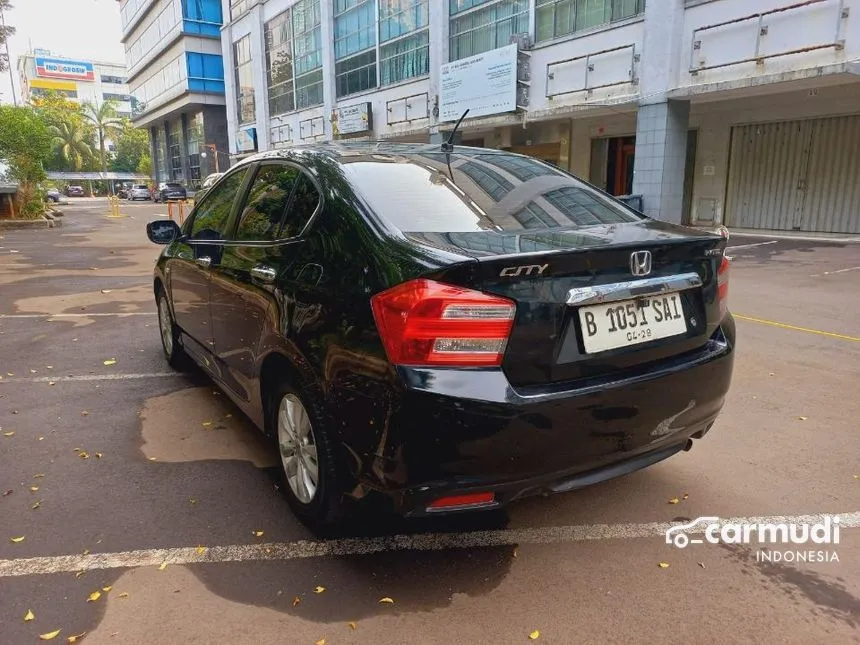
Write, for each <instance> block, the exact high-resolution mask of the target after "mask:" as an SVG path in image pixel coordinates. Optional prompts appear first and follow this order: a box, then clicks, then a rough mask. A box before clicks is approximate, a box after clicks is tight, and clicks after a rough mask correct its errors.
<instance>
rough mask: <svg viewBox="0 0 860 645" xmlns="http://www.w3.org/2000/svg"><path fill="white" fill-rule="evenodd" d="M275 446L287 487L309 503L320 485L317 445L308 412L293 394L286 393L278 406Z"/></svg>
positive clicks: (300, 499)
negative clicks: (276, 446) (279, 454)
mask: <svg viewBox="0 0 860 645" xmlns="http://www.w3.org/2000/svg"><path fill="white" fill-rule="evenodd" d="M278 448H279V449H280V453H281V463H282V464H283V467H284V473H285V475H286V478H287V484H288V485H289V487H290V490H291V491H292V493H293V495H295V497H296V499H297V500H298V501H300V502H301V503H302V504H309V503H310V502H311V501H312V500H313V499H314V497H315V496H316V493H317V489H318V487H319V461H318V460H317V444H316V440H315V437H314V431H313V427H312V426H311V420H310V418H309V417H308V412H307V410H305V406H304V405H302V402H301V401H300V400H299V398H298V397H297V396H295V395H294V394H286V395H285V396H284V398H282V399H281V404H280V406H279V407H278Z"/></svg>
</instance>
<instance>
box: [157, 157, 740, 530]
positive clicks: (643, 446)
mask: <svg viewBox="0 0 860 645" xmlns="http://www.w3.org/2000/svg"><path fill="white" fill-rule="evenodd" d="M470 173H471V174H470ZM488 173H492V174H493V175H496V176H499V177H501V176H502V173H504V174H505V175H506V177H507V179H505V182H504V185H502V184H500V183H498V182H494V183H492V184H491V185H490V184H489V183H488V182H484V181H483V179H484V178H485V177H487V176H489V175H488ZM479 179H480V181H479ZM509 197H511V198H509ZM513 197H518V198H517V199H512V198H513ZM147 234H148V235H149V238H150V240H152V241H153V242H156V243H159V244H164V245H166V247H165V249H164V252H163V253H162V254H161V256H160V258H159V259H158V261H157V263H156V267H155V274H154V276H153V288H154V289H153V290H154V296H155V300H156V303H157V308H158V317H159V329H160V332H161V341H162V346H163V349H164V352H165V354H166V356H167V359H168V361H169V362H170V364H171V365H174V366H178V365H180V364H181V363H182V361H183V360H184V359H187V358H188V357H190V358H192V359H193V360H194V362H196V363H197V364H198V365H200V367H201V368H202V369H203V370H204V371H205V372H206V373H207V374H209V375H210V377H211V378H213V379H214V380H215V382H216V383H218V385H219V386H220V387H221V388H222V389H223V391H224V392H225V393H227V395H228V396H230V398H232V399H233V401H234V402H235V403H236V404H237V405H238V406H239V407H240V408H241V409H242V410H243V411H244V412H245V413H246V414H247V415H248V416H249V417H250V418H251V419H252V421H253V422H254V423H255V424H256V425H257V426H258V427H259V428H260V429H261V430H263V431H264V432H265V433H267V434H269V435H271V436H272V437H273V438H274V439H275V440H276V441H277V444H278V449H279V450H278V452H279V457H280V462H281V466H282V469H283V485H282V486H281V489H282V490H283V491H284V494H285V495H286V497H287V501H288V502H289V503H290V505H291V506H292V508H293V510H294V511H295V513H296V514H297V515H298V516H299V517H300V518H302V519H303V520H304V521H306V522H308V523H309V524H310V525H312V526H322V525H328V524H333V523H336V522H338V521H339V519H340V518H341V517H342V516H343V513H344V511H345V509H346V508H348V507H349V503H350V501H353V502H355V501H358V500H361V499H363V498H364V497H366V496H367V495H377V496H385V497H387V498H388V499H389V501H390V504H391V507H392V508H393V509H394V510H395V511H396V512H397V513H400V514H403V515H407V516H421V515H431V514H438V513H453V512H461V511H467V510H478V509H490V508H498V507H500V506H504V505H506V504H508V503H509V502H512V501H514V500H517V499H519V498H521V497H524V496H527V495H539V494H545V493H553V492H565V491H570V490H574V489H576V488H579V487H582V486H587V485H590V484H594V483H597V482H600V481H604V480H607V479H610V478H613V477H617V476H620V475H624V474H627V473H630V472H633V471H635V470H638V469H640V468H644V467H646V466H649V465H651V464H654V463H657V462H659V461H662V460H663V459H666V458H668V457H670V456H672V455H674V454H677V453H679V452H682V451H685V450H689V449H690V447H691V446H692V445H693V442H694V440H696V439H701V438H702V437H704V436H705V435H706V433H708V431H709V430H710V429H711V426H712V425H713V424H714V421H715V420H716V418H717V415H718V414H719V413H720V410H721V408H722V407H723V403H724V401H725V397H726V393H727V392H728V389H729V384H730V382H731V376H732V365H733V360H734V348H735V324H734V320H733V318H732V315H731V314H730V313H729V311H728V309H727V295H728V286H729V283H728V278H729V260H728V258H726V257H725V255H724V251H725V247H726V239H725V238H724V237H722V236H720V235H714V234H712V233H710V232H707V231H701V230H697V229H692V228H685V227H683V226H677V225H674V224H668V223H665V222H660V221H656V220H653V219H649V218H647V217H645V216H644V215H642V214H640V213H637V212H636V211H634V210H632V209H630V208H629V207H627V206H626V205H624V204H623V203H621V202H619V201H617V200H615V199H613V198H612V197H610V196H608V195H606V194H605V193H603V192H601V191H599V190H597V189H595V188H594V187H592V186H590V185H588V184H586V183H585V182H583V181H580V180H579V179H576V178H575V177H573V176H571V175H569V174H568V173H566V172H564V171H562V170H560V169H558V168H556V167H553V166H551V165H549V164H546V163H543V162H541V161H538V160H536V159H532V158H529V157H525V156H521V155H516V154H513V153H509V152H502V151H498V150H485V149H481V148H467V147H455V148H454V149H453V150H452V149H448V148H442V149H441V150H440V147H439V146H431V145H426V144H422V145H411V144H377V143H374V142H368V143H366V144H365V143H353V142H350V143H349V145H348V146H345V145H343V146H342V145H336V144H318V145H314V146H308V147H301V148H295V149H290V150H283V151H277V152H267V153H265V154H263V155H256V156H254V157H251V158H249V159H246V160H244V161H242V162H240V163H239V164H238V165H237V166H235V167H234V168H232V169H230V170H229V171H228V172H227V173H226V174H225V176H224V177H222V178H221V179H220V181H218V183H217V184H216V185H214V186H213V187H212V188H211V189H210V190H209V191H207V193H206V194H205V196H203V197H202V199H200V200H199V201H197V203H196V206H195V208H194V210H193V211H192V212H191V214H190V215H189V217H188V219H187V220H185V222H184V224H183V226H182V228H181V229H180V227H179V225H178V224H177V223H176V222H175V221H173V220H163V219H162V220H157V221H154V222H151V223H150V224H149V225H148V227H147Z"/></svg>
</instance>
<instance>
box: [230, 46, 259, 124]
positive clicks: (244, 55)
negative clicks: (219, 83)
mask: <svg viewBox="0 0 860 645" xmlns="http://www.w3.org/2000/svg"><path fill="white" fill-rule="evenodd" d="M233 59H234V61H235V64H236V68H235V78H236V85H235V87H236V114H238V116H239V123H253V122H254V120H255V119H256V103H255V102H254V71H253V69H252V67H251V35H250V34H249V35H247V36H245V37H244V38H242V39H241V40H239V41H238V42H235V43H233Z"/></svg>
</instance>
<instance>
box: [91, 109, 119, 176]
mask: <svg viewBox="0 0 860 645" xmlns="http://www.w3.org/2000/svg"><path fill="white" fill-rule="evenodd" d="M84 118H85V119H86V120H87V121H89V122H90V123H91V124H92V125H93V127H94V128H95V132H96V136H97V137H98V143H99V161H100V162H101V169H102V171H103V172H107V155H106V153H105V140H107V139H109V138H113V137H115V136H117V135H118V134H119V133H120V131H121V128H122V119H121V118H120V117H119V116H117V113H116V108H115V107H114V104H113V102H112V101H105V102H104V103H100V104H98V105H95V104H93V103H84Z"/></svg>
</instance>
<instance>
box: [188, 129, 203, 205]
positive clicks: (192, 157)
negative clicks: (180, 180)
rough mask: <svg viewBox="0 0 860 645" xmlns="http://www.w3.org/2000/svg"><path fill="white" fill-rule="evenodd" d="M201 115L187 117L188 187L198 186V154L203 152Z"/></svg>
mask: <svg viewBox="0 0 860 645" xmlns="http://www.w3.org/2000/svg"><path fill="white" fill-rule="evenodd" d="M203 144H204V141H203V113H202V112H197V113H195V114H192V115H191V116H190V117H188V145H187V148H186V150H187V153H188V185H189V186H190V187H191V188H197V187H199V186H200V179H201V177H200V152H201V151H202V150H203Z"/></svg>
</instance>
